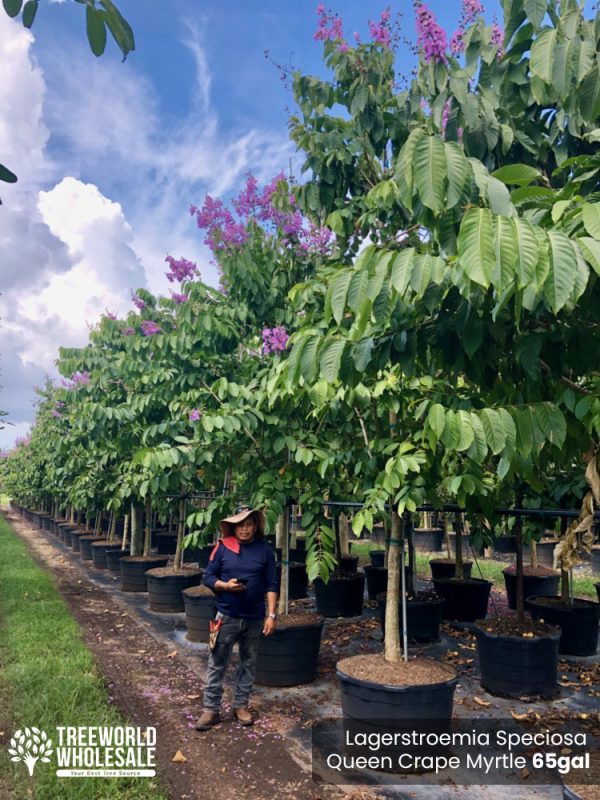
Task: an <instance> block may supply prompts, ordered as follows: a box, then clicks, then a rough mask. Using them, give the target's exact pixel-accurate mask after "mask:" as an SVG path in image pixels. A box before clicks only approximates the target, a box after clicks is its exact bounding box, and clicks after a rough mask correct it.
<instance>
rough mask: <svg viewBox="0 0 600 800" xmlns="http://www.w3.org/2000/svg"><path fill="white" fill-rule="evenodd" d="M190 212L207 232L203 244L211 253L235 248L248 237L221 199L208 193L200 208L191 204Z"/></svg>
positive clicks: (201, 228)
mask: <svg viewBox="0 0 600 800" xmlns="http://www.w3.org/2000/svg"><path fill="white" fill-rule="evenodd" d="M190 213H191V214H192V216H195V217H196V224H197V225H198V227H199V228H200V230H205V231H206V232H207V235H206V238H205V240H204V244H206V245H208V247H210V249H211V250H212V252H213V253H216V252H218V251H219V250H226V249H228V248H234V249H237V248H239V247H241V246H242V245H243V244H244V242H246V241H247V239H248V232H247V230H246V228H245V227H244V225H242V224H241V223H239V222H236V220H235V218H234V216H233V214H232V213H231V211H230V210H229V209H228V208H225V206H224V204H223V201H222V200H219V199H217V200H214V199H213V198H212V197H211V196H210V195H206V198H205V200H204V204H203V206H202V208H200V209H198V208H197V207H196V206H192V207H191V208H190ZM167 277H168V276H167Z"/></svg>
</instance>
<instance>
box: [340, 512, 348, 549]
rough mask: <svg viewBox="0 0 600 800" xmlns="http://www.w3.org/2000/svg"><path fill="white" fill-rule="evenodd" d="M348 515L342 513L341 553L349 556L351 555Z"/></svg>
mask: <svg viewBox="0 0 600 800" xmlns="http://www.w3.org/2000/svg"><path fill="white" fill-rule="evenodd" d="M348 528H349V525H348V515H347V514H344V512H343V511H342V513H341V514H340V555H341V556H349V555H350V548H349V546H348Z"/></svg>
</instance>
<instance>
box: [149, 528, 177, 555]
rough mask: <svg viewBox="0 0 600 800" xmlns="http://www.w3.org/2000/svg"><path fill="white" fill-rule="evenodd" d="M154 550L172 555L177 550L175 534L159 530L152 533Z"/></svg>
mask: <svg viewBox="0 0 600 800" xmlns="http://www.w3.org/2000/svg"><path fill="white" fill-rule="evenodd" d="M152 538H153V540H154V541H155V543H156V545H155V546H156V550H157V552H158V553H160V554H161V555H173V553H174V552H175V551H176V550H177V534H176V533H167V532H164V531H161V532H160V533H155V534H154V535H153V537H152Z"/></svg>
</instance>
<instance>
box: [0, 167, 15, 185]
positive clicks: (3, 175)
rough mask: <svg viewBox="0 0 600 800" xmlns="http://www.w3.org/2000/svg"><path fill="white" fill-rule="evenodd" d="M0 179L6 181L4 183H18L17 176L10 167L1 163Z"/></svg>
mask: <svg viewBox="0 0 600 800" xmlns="http://www.w3.org/2000/svg"><path fill="white" fill-rule="evenodd" d="M0 181H4V183H16V182H17V176H16V175H15V173H14V172H11V171H10V170H9V169H8V167H5V166H4V164H0Z"/></svg>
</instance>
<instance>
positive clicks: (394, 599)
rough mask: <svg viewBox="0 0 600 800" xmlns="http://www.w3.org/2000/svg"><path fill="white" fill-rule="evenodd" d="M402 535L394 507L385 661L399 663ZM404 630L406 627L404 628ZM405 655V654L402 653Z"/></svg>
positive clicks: (400, 523) (389, 558)
mask: <svg viewBox="0 0 600 800" xmlns="http://www.w3.org/2000/svg"><path fill="white" fill-rule="evenodd" d="M402 535H403V531H402V520H401V519H400V516H399V514H398V511H397V509H396V508H394V509H393V510H392V532H391V536H390V546H389V550H388V579H387V593H386V598H385V642H384V645H385V650H384V656H385V660H386V661H391V662H392V663H399V662H400V661H401V660H402V653H401V650H400V619H399V603H400V555H401V545H400V541H401V538H402ZM405 630H406V628H405ZM404 657H405V658H406V657H407V654H406V653H405V654H404Z"/></svg>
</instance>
